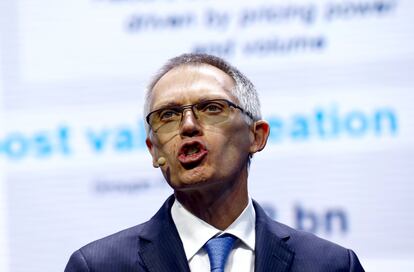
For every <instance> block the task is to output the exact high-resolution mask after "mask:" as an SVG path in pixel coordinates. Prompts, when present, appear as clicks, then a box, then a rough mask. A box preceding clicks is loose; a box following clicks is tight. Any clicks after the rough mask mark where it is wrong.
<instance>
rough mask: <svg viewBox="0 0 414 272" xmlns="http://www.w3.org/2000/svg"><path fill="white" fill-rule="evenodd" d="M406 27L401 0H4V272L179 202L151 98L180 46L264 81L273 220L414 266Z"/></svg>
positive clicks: (265, 154) (368, 263)
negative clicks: (150, 89) (147, 112)
mask: <svg viewBox="0 0 414 272" xmlns="http://www.w3.org/2000/svg"><path fill="white" fill-rule="evenodd" d="M413 15H414V2H412V1H409V0H330V1H328V0H327V1H323V0H320V1H319V0H306V1H302V0H294V1H278V0H274V1H271V0H267V1H236V0H228V1H218V0H204V1H194V0H71V1H56V0H37V1H30V0H1V2H0V271H4V272H23V271H42V272H43V271H63V269H64V267H65V265H66V262H67V260H68V258H69V256H70V254H71V253H72V252H73V251H74V250H76V249H78V248H79V247H81V246H83V245H84V244H86V243H88V242H90V241H92V240H95V239H98V238H101V237H103V236H106V235H109V234H111V233H113V232H116V231H119V230H121V229H124V228H127V227H130V226H134V225H136V224H138V223H141V222H143V221H145V220H147V219H149V218H150V217H151V216H152V215H153V213H154V212H155V211H156V210H158V208H159V207H160V206H161V204H162V203H163V201H164V200H165V199H166V198H167V197H168V196H169V195H170V194H171V193H172V191H171V189H170V188H169V187H168V186H167V185H166V184H165V182H164V180H163V178H162V175H161V174H160V172H159V170H157V169H153V168H152V163H151V158H150V156H149V153H148V152H147V150H146V147H145V144H144V140H145V132H144V128H143V117H142V105H143V96H144V90H145V86H146V84H147V82H148V81H149V78H150V77H151V75H153V74H154V73H155V72H156V71H157V69H158V68H159V67H160V66H161V65H162V64H163V63H164V62H165V61H166V60H167V59H169V58H171V57H173V56H176V55H178V54H181V53H184V52H205V53H211V54H215V55H219V56H221V57H223V58H225V59H226V60H228V61H230V62H231V63H232V64H234V65H235V66H237V67H238V68H239V69H240V70H241V71H242V72H244V73H245V74H246V75H247V76H248V77H249V78H250V79H251V80H252V81H253V83H254V84H255V85H256V87H257V89H258V91H259V94H260V98H261V101H262V111H263V115H264V118H265V119H266V120H268V121H269V122H270V124H271V136H270V139H269V142H268V145H267V147H266V149H265V150H264V151H262V152H261V153H259V154H257V155H256V156H255V157H254V159H253V162H252V166H251V171H250V179H249V183H250V194H251V196H252V197H253V198H254V199H256V200H257V201H258V202H260V203H261V204H262V205H263V206H264V207H265V208H266V211H267V212H268V214H269V215H270V216H272V217H273V218H274V219H276V220H278V221H280V222H282V223H285V224H288V225H290V226H292V227H294V228H298V229H303V230H307V231H310V232H314V233H316V234H317V235H319V236H322V237H324V238H326V239H329V240H332V241H334V242H337V243H340V244H341V245H343V246H345V247H348V248H352V249H353V250H354V251H356V253H357V254H358V256H359V258H360V260H361V262H362V264H363V265H364V267H365V268H366V270H367V271H391V270H392V271H414V270H413V269H414V239H413V238H412V230H413V229H414V213H413V212H412V207H413V205H414V198H413V193H414V184H412V182H413V176H414V152H413V151H414V108H413V106H414V93H413V88H414V74H413V71H414V16H413ZM410 207H411V208H410Z"/></svg>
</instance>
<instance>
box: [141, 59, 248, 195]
mask: <svg viewBox="0 0 414 272" xmlns="http://www.w3.org/2000/svg"><path fill="white" fill-rule="evenodd" d="M233 87H234V81H233V79H232V78H231V77H230V76H228V75H227V74H226V73H224V72H223V71H221V70H220V69H218V68H216V67H214V66H211V65H207V64H205V65H201V66H193V65H185V66H180V67H176V68H174V69H172V70H170V71H169V72H168V73H166V74H165V75H164V76H163V77H162V78H161V79H160V80H159V81H158V82H157V84H156V85H155V86H154V88H153V92H152V100H151V102H150V111H153V110H157V109H160V108H164V107H166V106H168V105H178V106H183V105H190V104H195V103H198V102H200V101H202V100H206V99H226V100H229V101H231V102H233V103H234V104H238V101H237V100H236V99H235V98H234V97H233V96H232V95H231V94H230V92H229V90H231V89H232V88H233ZM253 139H254V136H253V133H252V132H251V128H250V127H249V125H248V124H247V123H246V121H245V119H244V116H243V113H242V112H241V111H240V110H237V109H234V108H231V112H230V115H229V117H228V119H227V120H225V121H223V122H220V123H218V124H214V125H205V124H202V122H200V120H198V119H197V118H196V117H195V116H194V114H193V112H192V111H191V110H185V111H184V113H183V118H182V121H181V123H180V126H179V128H178V129H177V130H176V131H172V132H168V133H165V132H163V133H160V132H157V133H155V132H153V131H151V132H150V134H149V136H148V138H147V146H148V148H149V150H150V152H151V155H152V156H153V160H154V162H156V161H157V159H158V158H160V157H164V158H165V159H166V164H165V165H164V166H162V167H161V169H162V172H163V175H164V177H165V178H166V180H167V181H168V183H169V184H170V186H171V187H173V188H174V189H175V190H187V189H197V188H202V187H203V186H211V185H214V184H218V183H219V184H220V183H221V184H222V183H225V182H228V181H232V180H235V179H237V178H239V176H240V174H241V173H242V172H243V171H245V170H246V167H247V159H248V156H249V152H250V149H251V145H252V142H253Z"/></svg>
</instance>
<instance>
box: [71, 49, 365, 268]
mask: <svg viewBox="0 0 414 272" xmlns="http://www.w3.org/2000/svg"><path fill="white" fill-rule="evenodd" d="M144 111H145V115H144V116H146V125H147V139H146V144H147V146H148V149H149V151H150V153H151V155H152V158H153V164H154V166H155V167H160V168H161V171H162V173H163V175H164V177H165V179H166V181H167V182H168V184H169V185H170V186H171V187H172V188H173V190H174V195H173V196H171V197H170V198H169V199H168V200H167V201H166V202H165V203H164V205H163V206H162V207H161V209H160V210H159V211H158V212H157V214H155V216H154V217H153V218H151V219H150V220H149V221H148V222H146V223H143V224H141V225H138V226H135V227H132V228H130V229H127V230H124V231H121V232H119V233H116V234H113V235H111V236H109V237H106V238H103V239H101V240H98V241H95V242H92V243H91V244H89V245H87V246H85V247H83V248H81V249H80V250H78V251H76V252H75V253H74V254H73V255H72V256H71V258H70V260H69V263H68V264H67V266H66V269H65V271H66V272H75V271H99V272H106V271H108V272H109V271H123V272H126V271H152V272H155V271H224V270H225V271H238V272H240V271H241V272H243V271H364V270H363V268H362V266H361V265H360V263H359V261H358V258H357V257H356V255H355V254H354V253H353V252H352V251H351V250H348V249H345V248H342V247H340V246H338V245H335V244H333V243H331V242H328V241H325V240H323V239H320V238H317V237H316V236H314V235H312V234H309V233H305V232H301V231H296V230H294V229H291V228H289V227H287V226H285V225H282V224H280V223H277V222H274V221H272V220H271V219H270V218H269V217H267V215H266V214H265V213H264V211H263V210H262V208H261V207H260V206H259V205H258V204H257V203H256V202H254V201H253V200H252V199H251V198H250V197H249V195H248V190H247V187H248V186H247V178H248V170H249V164H250V160H251V158H252V156H253V154H254V153H256V152H258V151H261V150H262V149H263V148H264V147H265V145H266V142H267V138H268V136H269V129H270V128H269V125H268V123H267V122H265V121H264V120H262V119H261V114H260V106H259V100H258V96H257V93H256V90H255V88H254V86H253V84H251V82H250V81H249V80H248V79H247V78H246V77H245V76H244V75H243V74H241V73H240V72H239V71H238V70H237V69H236V68H234V67H232V66H230V65H229V64H228V63H226V62H225V61H223V60H222V59H220V58H217V57H214V56H210V55H205V54H184V55H181V56H179V57H176V58H173V59H171V60H170V61H169V62H167V64H166V65H164V67H163V68H162V69H161V70H160V72H159V73H158V74H157V75H156V76H155V78H154V79H153V81H152V82H151V83H150V85H149V88H148V93H147V96H146V102H145V108H144Z"/></svg>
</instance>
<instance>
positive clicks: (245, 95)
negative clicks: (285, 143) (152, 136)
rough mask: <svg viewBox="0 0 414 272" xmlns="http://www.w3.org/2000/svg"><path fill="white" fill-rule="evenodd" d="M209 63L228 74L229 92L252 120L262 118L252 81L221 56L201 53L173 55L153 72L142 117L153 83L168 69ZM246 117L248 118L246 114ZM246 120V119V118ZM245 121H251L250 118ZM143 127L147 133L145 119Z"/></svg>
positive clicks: (147, 109)
mask: <svg viewBox="0 0 414 272" xmlns="http://www.w3.org/2000/svg"><path fill="white" fill-rule="evenodd" d="M202 64H209V65H212V66H214V67H216V68H218V69H220V70H222V71H223V72H225V73H226V74H227V75H229V76H230V77H231V78H232V79H233V80H234V83H235V87H234V88H233V89H232V90H230V92H231V94H232V95H234V96H235V97H236V98H237V100H238V103H239V106H240V107H242V108H243V109H244V110H245V111H247V112H248V113H250V114H251V115H252V116H253V121H257V120H260V119H261V118H262V115H261V112H260V101H259V97H258V94H257V91H256V88H255V87H254V85H253V83H252V82H251V81H250V80H249V79H248V78H247V77H246V76H245V75H243V74H242V73H241V72H240V71H239V70H238V69H237V68H236V67H234V66H232V65H230V64H229V63H228V62H226V61H225V60H223V59H222V58H219V57H216V56H213V55H208V54H201V53H189V54H182V55H180V56H177V57H174V58H172V59H170V60H168V61H167V63H166V64H164V66H162V67H161V69H160V70H159V71H158V73H156V74H155V76H154V77H153V78H152V80H151V81H150V83H149V84H148V87H147V90H146V94H145V103H144V118H145V117H146V116H147V115H148V114H149V112H150V102H151V99H152V89H153V88H154V86H155V84H157V82H158V81H159V80H160V79H161V78H162V77H163V76H164V75H165V74H166V73H168V71H170V70H172V69H174V68H176V67H179V66H184V65H202ZM246 118H248V117H247V116H246ZM246 120H247V119H246ZM247 122H251V120H250V119H248V120H247ZM145 128H146V132H147V134H148V133H149V126H148V124H147V122H146V120H145Z"/></svg>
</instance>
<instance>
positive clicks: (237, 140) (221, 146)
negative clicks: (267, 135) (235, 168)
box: [213, 127, 250, 161]
mask: <svg viewBox="0 0 414 272" xmlns="http://www.w3.org/2000/svg"><path fill="white" fill-rule="evenodd" d="M223 135H227V137H220V140H217V141H215V143H213V148H214V149H215V151H217V152H215V153H216V154H215V155H216V156H215V157H218V159H219V160H220V159H226V160H227V161H229V160H230V161H233V160H240V158H243V157H246V156H248V154H249V150H250V139H249V134H248V131H247V129H246V128H245V127H243V128H239V129H238V130H233V131H231V133H230V132H227V133H224V134H223Z"/></svg>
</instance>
